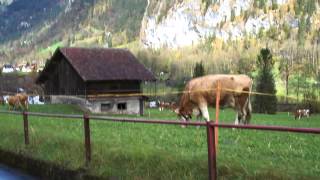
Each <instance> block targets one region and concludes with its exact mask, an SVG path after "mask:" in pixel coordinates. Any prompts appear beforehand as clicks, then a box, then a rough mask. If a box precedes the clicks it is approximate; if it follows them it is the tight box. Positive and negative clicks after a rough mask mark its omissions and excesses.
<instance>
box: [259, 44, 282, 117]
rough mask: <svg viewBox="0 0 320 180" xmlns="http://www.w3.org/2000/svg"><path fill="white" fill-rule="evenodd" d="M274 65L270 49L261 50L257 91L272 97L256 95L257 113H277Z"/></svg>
mask: <svg viewBox="0 0 320 180" xmlns="http://www.w3.org/2000/svg"><path fill="white" fill-rule="evenodd" d="M273 65H274V62H273V59H272V54H271V52H270V50H269V49H268V48H265V49H261V50H260V54H259V55H258V59H257V67H258V68H259V73H258V77H257V80H256V85H257V86H256V91H257V92H260V93H266V94H270V95H256V97H255V99H254V103H253V104H254V106H253V110H254V111H255V112H258V113H268V114H275V113H276V111H277V97H276V96H275V94H276V89H275V81H274V77H273V74H272V69H273Z"/></svg>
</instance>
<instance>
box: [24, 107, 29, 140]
mask: <svg viewBox="0 0 320 180" xmlns="http://www.w3.org/2000/svg"><path fill="white" fill-rule="evenodd" d="M22 115H23V130H24V143H25V144H26V145H28V144H29V123H28V113H27V112H25V111H23V113H22Z"/></svg>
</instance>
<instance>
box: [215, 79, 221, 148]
mask: <svg viewBox="0 0 320 180" xmlns="http://www.w3.org/2000/svg"><path fill="white" fill-rule="evenodd" d="M220 93H221V82H220V81H218V85H217V89H216V121H215V123H216V124H218V123H219V113H220ZM214 130H215V131H214V136H215V138H214V140H215V142H214V143H215V145H216V147H215V148H218V139H219V130H218V127H214ZM216 152H218V150H217V149H216Z"/></svg>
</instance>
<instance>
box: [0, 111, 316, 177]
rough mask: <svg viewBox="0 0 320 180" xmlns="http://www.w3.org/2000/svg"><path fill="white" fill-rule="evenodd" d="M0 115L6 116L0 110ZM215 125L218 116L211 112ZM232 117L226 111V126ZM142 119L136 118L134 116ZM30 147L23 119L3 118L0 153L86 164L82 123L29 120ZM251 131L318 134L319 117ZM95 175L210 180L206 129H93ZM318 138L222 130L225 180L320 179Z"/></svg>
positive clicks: (283, 117) (258, 118)
mask: <svg viewBox="0 0 320 180" xmlns="http://www.w3.org/2000/svg"><path fill="white" fill-rule="evenodd" d="M0 109H6V107H1V108H0ZM30 111H35V112H47V113H66V114H81V113H82V112H81V111H80V110H79V109H78V108H76V107H74V106H69V105H43V106H41V105H33V106H31V107H30ZM210 111H211V117H214V116H213V113H214V109H211V110H210ZM145 114H146V115H145V117H144V118H150V119H151V118H154V119H171V120H176V116H175V114H174V113H173V112H170V111H163V112H159V111H158V110H157V109H146V111H145ZM234 115H235V114H234V112H233V111H232V110H230V109H225V110H221V115H220V122H223V123H233V119H234ZM133 117H136V116H133ZM29 120H30V121H29V126H30V145H28V146H25V145H24V138H23V126H22V125H23V121H22V117H21V115H7V114H0V127H1V129H0V138H1V141H0V149H2V150H9V151H13V152H17V153H19V154H23V155H25V156H31V157H32V158H35V159H41V160H45V161H48V162H52V163H54V164H57V165H60V166H63V167H65V168H66V169H74V170H76V169H80V168H83V167H84V166H85V162H84V159H85V158H84V143H83V140H84V137H83V136H84V135H83V123H82V121H81V120H76V119H70V120H62V119H57V118H44V117H33V116H31V117H29ZM252 124H260V125H279V126H290V127H314V128H315V127H317V128H320V116H319V115H313V116H311V117H310V119H308V120H307V119H303V120H294V117H293V116H292V115H289V116H288V113H278V114H276V115H263V114H254V115H253V120H252ZM90 128H91V142H92V162H91V163H90V164H89V166H88V167H87V171H88V173H89V174H92V175H97V176H100V177H102V178H110V177H116V178H119V179H190V180H191V179H192V180H194V179H207V173H208V169H207V165H208V163H207V145H206V129H205V127H199V128H197V127H187V128H181V127H180V126H175V125H154V124H140V123H136V124H135V123H122V122H102V121H90ZM319 144H320V136H319V135H310V134H309V135H306V134H298V133H285V132H268V131H256V130H231V129H220V130H219V145H218V159H217V165H218V177H219V179H308V180H309V179H319V178H320V163H319V162H320V153H319Z"/></svg>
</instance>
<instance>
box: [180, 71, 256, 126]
mask: <svg viewBox="0 0 320 180" xmlns="http://www.w3.org/2000/svg"><path fill="white" fill-rule="evenodd" d="M218 82H220V84H221V92H220V104H221V105H227V106H231V107H233V108H234V109H235V111H236V112H237V114H236V119H235V124H239V123H242V124H248V123H249V122H250V118H251V103H250V92H251V89H252V84H253V82H252V79H251V78H250V77H248V76H247V75H227V74H216V75H206V76H202V77H198V78H194V79H192V80H190V81H189V82H188V83H187V85H186V87H185V89H184V92H183V94H182V96H181V99H180V104H179V108H178V109H176V113H177V114H178V115H179V116H180V117H181V119H182V120H183V121H187V120H190V119H191V116H192V112H193V111H198V112H199V113H198V115H202V116H203V117H204V118H205V119H206V120H207V121H210V118H209V112H208V106H209V105H215V101H216V88H217V85H218Z"/></svg>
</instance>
